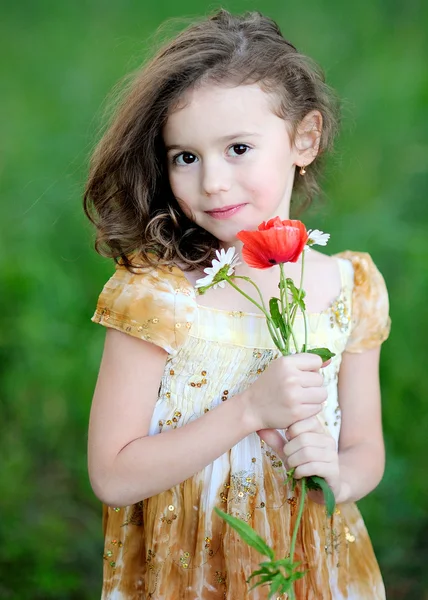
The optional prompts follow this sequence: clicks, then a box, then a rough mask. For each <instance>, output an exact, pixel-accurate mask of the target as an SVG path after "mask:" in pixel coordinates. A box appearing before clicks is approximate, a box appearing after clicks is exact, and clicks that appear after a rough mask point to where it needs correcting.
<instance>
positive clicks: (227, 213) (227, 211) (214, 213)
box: [205, 204, 246, 219]
mask: <svg viewBox="0 0 428 600" xmlns="http://www.w3.org/2000/svg"><path fill="white" fill-rule="evenodd" d="M244 206H246V204H235V205H234V206H225V207H224V208H218V209H215V210H207V211H205V212H206V213H207V215H209V216H210V217H213V219H228V218H229V217H231V216H232V215H235V214H236V213H237V212H238V211H239V210H241V208H243V207H244Z"/></svg>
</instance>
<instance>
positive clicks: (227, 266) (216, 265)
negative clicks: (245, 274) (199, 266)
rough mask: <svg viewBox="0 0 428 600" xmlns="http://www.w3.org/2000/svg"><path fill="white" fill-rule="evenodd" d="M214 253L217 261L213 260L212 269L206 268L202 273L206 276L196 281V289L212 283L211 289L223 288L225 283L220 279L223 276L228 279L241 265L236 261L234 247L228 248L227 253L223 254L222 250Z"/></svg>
mask: <svg viewBox="0 0 428 600" xmlns="http://www.w3.org/2000/svg"><path fill="white" fill-rule="evenodd" d="M215 253H216V256H217V259H218V260H217V259H214V260H213V261H212V267H207V268H206V269H204V273H207V276H206V277H203V278H202V279H198V280H197V281H196V284H195V287H196V288H202V287H206V286H208V285H209V286H211V284H213V283H214V285H212V287H213V289H216V288H217V287H221V288H224V287H225V285H226V282H225V281H224V279H222V277H224V276H225V275H227V276H228V277H230V275H232V274H233V272H234V270H235V268H236V267H237V266H238V265H240V264H241V263H240V262H239V260H238V257H237V256H236V255H235V248H234V247H232V248H229V249H228V251H227V252H225V251H224V248H222V249H221V250H220V251H219V250H216V251H215Z"/></svg>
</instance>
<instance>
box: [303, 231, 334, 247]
mask: <svg viewBox="0 0 428 600" xmlns="http://www.w3.org/2000/svg"><path fill="white" fill-rule="evenodd" d="M308 236H309V237H308V241H307V242H306V246H315V245H317V246H326V245H327V242H328V240H329V239H330V234H329V233H324V232H322V231H320V230H319V229H309V231H308Z"/></svg>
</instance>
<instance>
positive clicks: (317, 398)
mask: <svg viewBox="0 0 428 600" xmlns="http://www.w3.org/2000/svg"><path fill="white" fill-rule="evenodd" d="M298 394H299V400H300V402H301V404H316V403H317V402H319V403H320V404H322V403H323V402H325V401H326V400H327V397H328V391H327V388H325V387H321V386H318V387H310V388H309V387H308V388H304V387H302V388H300V389H299V391H298Z"/></svg>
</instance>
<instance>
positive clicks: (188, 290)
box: [92, 263, 196, 354]
mask: <svg viewBox="0 0 428 600" xmlns="http://www.w3.org/2000/svg"><path fill="white" fill-rule="evenodd" d="M195 311H196V302H195V291H194V288H193V287H192V285H191V284H190V283H189V282H188V281H187V279H186V278H185V277H184V275H183V272H182V271H181V269H179V268H177V267H174V266H171V267H167V266H159V267H157V268H151V267H134V268H133V269H132V271H130V270H128V269H127V268H126V267H125V266H124V265H123V264H120V263H119V264H117V265H116V269H115V272H114V273H113V275H112V276H111V277H110V279H109V280H108V281H107V282H106V284H105V285H104V287H103V289H102V291H101V294H100V296H99V298H98V301H97V306H96V310H95V313H94V315H93V317H92V321H94V322H95V323H99V324H101V325H104V326H105V327H111V328H114V329H118V330H120V331H123V332H124V333H127V334H129V335H132V336H134V337H138V338H140V339H144V340H146V341H149V342H152V343H155V344H156V345H159V346H161V347H163V348H164V349H165V350H166V351H167V352H168V353H170V354H175V353H176V352H177V350H178V349H179V348H180V347H181V346H182V345H183V343H184V341H185V339H186V338H187V334H188V332H189V329H190V328H191V326H192V323H193V320H194V315H195Z"/></svg>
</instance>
